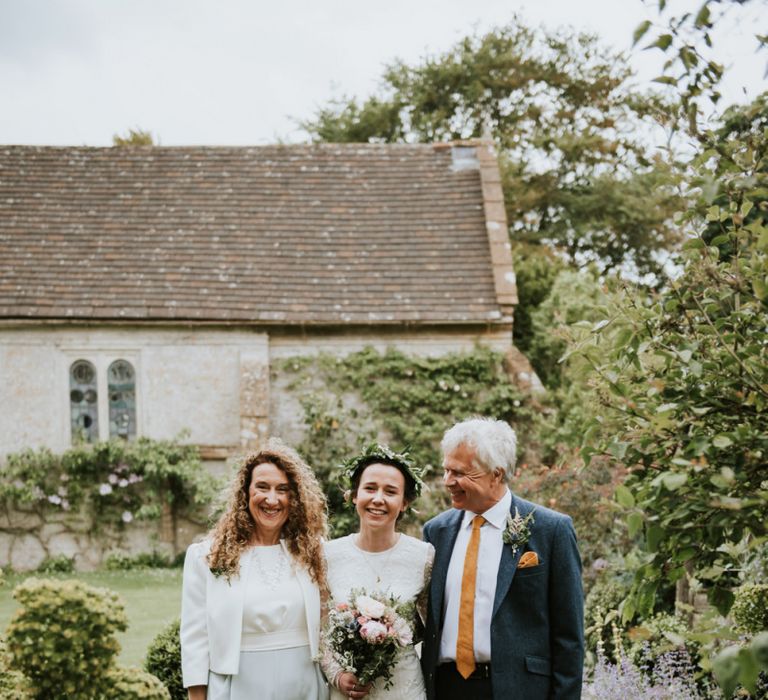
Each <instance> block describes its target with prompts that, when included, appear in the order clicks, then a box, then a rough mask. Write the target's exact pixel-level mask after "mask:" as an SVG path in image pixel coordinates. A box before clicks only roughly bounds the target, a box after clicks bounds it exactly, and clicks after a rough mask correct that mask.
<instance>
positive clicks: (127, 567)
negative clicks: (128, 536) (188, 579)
mask: <svg viewBox="0 0 768 700" xmlns="http://www.w3.org/2000/svg"><path fill="white" fill-rule="evenodd" d="M177 561H178V558H175V559H174V558H171V557H169V556H167V555H165V554H162V553H160V552H141V553H139V554H123V553H121V552H114V553H112V554H109V555H108V556H107V558H106V559H105V560H104V568H105V569H106V570H107V571H131V570H133V569H169V568H171V567H173V566H178V563H177ZM182 563H183V559H182Z"/></svg>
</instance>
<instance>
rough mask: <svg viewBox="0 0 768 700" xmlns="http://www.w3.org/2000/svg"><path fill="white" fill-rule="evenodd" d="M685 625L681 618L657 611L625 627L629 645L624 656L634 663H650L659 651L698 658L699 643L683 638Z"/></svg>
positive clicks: (648, 664) (659, 655) (653, 661)
mask: <svg viewBox="0 0 768 700" xmlns="http://www.w3.org/2000/svg"><path fill="white" fill-rule="evenodd" d="M688 629H689V625H688V623H687V621H686V620H685V619H683V618H682V617H680V616H678V615H670V614H669V613H657V614H656V615H653V616H652V617H649V618H647V619H646V620H643V621H642V623H641V624H639V625H637V626H635V627H632V628H631V629H630V630H629V631H628V633H627V634H628V637H629V639H630V642H631V643H630V646H629V649H628V650H627V656H628V657H629V658H630V660H631V661H633V662H634V663H635V664H636V665H637V666H646V667H652V666H653V665H654V664H655V663H656V661H657V660H658V659H659V657H661V656H662V655H665V654H668V653H670V652H675V653H677V652H683V651H684V652H685V653H686V656H687V658H690V659H693V660H694V661H696V660H698V657H699V647H698V645H697V644H696V643H695V642H691V641H689V640H688V639H687V638H686V635H687V633H688Z"/></svg>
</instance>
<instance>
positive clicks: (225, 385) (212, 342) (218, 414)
mask: <svg viewBox="0 0 768 700" xmlns="http://www.w3.org/2000/svg"><path fill="white" fill-rule="evenodd" d="M78 359H85V360H88V361H89V362H91V363H92V364H93V365H94V366H95V368H96V373H97V379H98V387H97V388H98V396H99V400H98V408H99V421H98V422H99V437H100V439H107V438H108V437H109V428H108V426H109V416H108V402H107V400H106V398H107V385H106V382H107V380H106V377H107V367H108V366H109V364H110V363H111V362H113V361H114V360H115V359H126V360H128V361H129V362H131V364H132V365H133V366H134V369H135V372H136V422H137V433H138V434H139V435H144V436H147V437H151V438H155V439H173V438H175V437H177V436H178V435H179V433H181V432H182V431H185V432H186V434H187V436H188V437H186V438H185V441H188V442H191V443H194V444H197V445H203V446H206V447H207V448H208V449H209V450H213V451H215V450H217V449H218V450H219V451H221V449H222V448H224V452H225V454H226V453H227V451H228V450H233V449H237V448H240V447H241V446H243V447H249V446H252V445H253V443H254V438H253V436H259V435H262V434H265V433H266V432H268V429H269V427H268V415H267V411H268V386H266V385H264V379H265V378H268V362H269V351H268V337H267V335H266V334H265V333H261V332H251V331H247V330H226V329H224V330H206V329H200V328H187V329H170V328H169V329H162V330H160V329H155V328H146V327H121V328H99V329H94V328H88V327H83V328H76V327H67V328H56V327H51V328H45V327H38V328H26V327H18V328H16V327H12V326H8V325H6V326H0V406H1V407H2V409H0V462H1V461H2V458H3V457H4V456H5V455H7V454H9V453H13V452H17V451H20V450H23V449H26V448H38V447H48V448H49V449H51V450H53V451H54V452H62V451H64V450H65V449H67V448H68V447H69V446H70V445H71V441H72V437H71V428H70V404H69V368H70V366H71V365H72V363H73V362H75V361H76V360H78Z"/></svg>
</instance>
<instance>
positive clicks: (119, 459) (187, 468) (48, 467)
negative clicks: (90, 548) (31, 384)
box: [0, 438, 218, 527]
mask: <svg viewBox="0 0 768 700" xmlns="http://www.w3.org/2000/svg"><path fill="white" fill-rule="evenodd" d="M217 489H218V485H217V481H216V479H215V478H214V477H213V476H211V475H210V474H209V473H208V471H207V470H206V469H205V467H204V466H203V465H202V463H201V461H200V456H199V454H198V451H197V448H196V447H194V446H191V445H181V444H179V443H178V442H174V441H166V440H150V439H149V438H139V439H138V440H135V441H133V442H125V441H122V440H110V441H108V442H100V443H96V444H94V445H76V446H75V447H73V448H71V449H69V450H67V451H66V452H64V453H62V454H60V455H56V454H54V453H53V452H51V451H50V450H48V449H40V450H24V451H23V452H19V453H17V454H12V455H9V456H8V458H7V461H6V464H5V466H4V468H3V469H2V470H0V503H3V504H4V505H5V506H6V507H13V508H21V509H26V510H34V511H37V512H40V513H43V512H57V511H58V512H67V511H69V512H72V514H73V517H74V516H75V515H76V514H78V513H87V514H88V515H90V516H91V517H92V518H93V523H94V526H96V527H97V526H99V525H123V526H124V525H126V524H128V523H130V522H132V521H133V520H134V519H139V520H141V519H144V520H147V519H156V518H159V517H160V515H161V514H162V511H163V505H164V504H167V505H168V506H170V508H171V511H172V512H173V513H174V514H179V513H181V512H194V511H195V510H197V509H198V508H201V507H203V506H205V505H207V504H209V503H210V502H211V500H212V499H213V497H214V495H215V494H216V492H217Z"/></svg>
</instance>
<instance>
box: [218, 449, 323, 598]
mask: <svg viewBox="0 0 768 700" xmlns="http://www.w3.org/2000/svg"><path fill="white" fill-rule="evenodd" d="M265 462H269V463H270V464H274V465H275V466H276V467H277V468H278V469H280V470H282V471H283V472H284V473H285V475H286V476H287V477H288V481H289V482H290V484H291V507H290V511H289V513H288V520H287V521H286V523H285V525H283V530H282V533H281V536H282V538H283V539H285V543H286V545H287V546H288V551H289V552H290V553H291V554H292V555H293V558H294V559H295V560H296V561H298V562H299V563H300V564H302V565H303V566H305V567H306V568H307V570H308V571H309V573H310V575H311V576H312V578H313V579H314V581H315V582H316V583H317V584H318V585H321V586H322V585H323V584H324V583H325V560H324V557H323V548H322V538H323V537H326V535H327V532H328V522H327V519H326V515H325V496H324V495H323V492H322V491H321V490H320V486H319V485H318V483H317V480H316V479H315V475H314V474H313V473H312V470H311V469H310V468H309V466H307V464H306V463H305V462H304V461H303V460H302V459H301V457H300V456H299V454H298V453H297V452H296V451H295V450H293V449H291V448H290V447H288V446H287V445H284V444H283V443H282V442H281V441H280V440H277V439H275V438H273V439H270V440H269V441H268V442H267V443H266V444H265V445H264V447H263V448H262V449H260V450H259V451H258V452H254V453H252V454H250V455H248V456H247V457H246V458H245V460H244V461H243V464H242V466H241V467H240V469H238V471H237V474H236V475H235V478H234V480H233V482H232V485H231V488H230V494H229V499H228V502H227V508H226V510H225V511H224V513H223V515H222V516H221V517H220V518H219V521H218V522H217V523H216V525H215V526H214V527H213V529H212V530H211V535H210V536H211V540H212V542H211V551H210V553H209V554H208V566H209V567H210V569H211V571H212V572H214V573H215V574H216V575H224V576H227V577H230V576H234V575H236V574H237V573H239V571H240V555H241V554H242V553H243V551H244V550H245V549H246V548H247V547H248V546H250V544H251V539H252V537H253V534H254V530H255V526H256V524H255V522H254V520H253V516H252V515H251V513H250V511H249V510H248V491H249V487H250V484H251V474H252V473H253V470H254V468H255V467H257V466H258V465H259V464H264V463H265Z"/></svg>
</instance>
